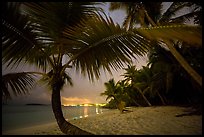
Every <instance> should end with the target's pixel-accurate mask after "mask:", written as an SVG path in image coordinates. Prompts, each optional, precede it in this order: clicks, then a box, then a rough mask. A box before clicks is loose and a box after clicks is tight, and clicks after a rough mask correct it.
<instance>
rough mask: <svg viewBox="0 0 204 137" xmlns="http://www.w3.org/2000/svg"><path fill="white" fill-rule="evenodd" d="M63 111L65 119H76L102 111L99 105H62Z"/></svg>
mask: <svg viewBox="0 0 204 137" xmlns="http://www.w3.org/2000/svg"><path fill="white" fill-rule="evenodd" d="M63 113H64V116H65V118H66V120H72V119H74V120H76V119H80V118H85V117H88V116H90V115H94V114H101V113H103V109H102V108H101V107H100V106H73V107H71V109H70V106H68V107H63Z"/></svg>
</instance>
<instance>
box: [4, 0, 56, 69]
mask: <svg viewBox="0 0 204 137" xmlns="http://www.w3.org/2000/svg"><path fill="white" fill-rule="evenodd" d="M20 6H21V5H20V4H19V3H6V5H5V11H4V12H5V13H4V14H3V15H4V16H3V18H2V25H3V31H2V59H3V60H2V61H3V63H7V64H8V65H7V66H11V65H12V67H13V66H17V65H18V64H20V62H24V63H27V62H30V63H35V64H37V65H38V66H39V67H40V68H42V69H43V70H44V71H45V70H46V68H47V66H49V64H51V63H52V61H51V60H50V59H49V55H47V53H45V51H44V50H45V47H44V45H42V43H41V42H40V41H39V40H38V37H37V35H36V33H35V31H34V30H33V28H32V27H31V25H32V22H31V21H30V20H29V18H28V16H26V15H24V14H22V13H21V11H20Z"/></svg>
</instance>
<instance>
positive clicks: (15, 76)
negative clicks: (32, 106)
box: [2, 72, 35, 99]
mask: <svg viewBox="0 0 204 137" xmlns="http://www.w3.org/2000/svg"><path fill="white" fill-rule="evenodd" d="M34 77H35V75H34V74H30V73H26V72H19V73H9V74H5V75H3V76H2V97H3V98H5V99H11V92H10V91H9V86H10V87H11V89H12V92H13V94H14V95H15V96H17V95H22V94H28V93H29V90H30V89H32V88H33V87H34V85H35V79H34Z"/></svg>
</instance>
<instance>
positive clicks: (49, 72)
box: [2, 2, 199, 134]
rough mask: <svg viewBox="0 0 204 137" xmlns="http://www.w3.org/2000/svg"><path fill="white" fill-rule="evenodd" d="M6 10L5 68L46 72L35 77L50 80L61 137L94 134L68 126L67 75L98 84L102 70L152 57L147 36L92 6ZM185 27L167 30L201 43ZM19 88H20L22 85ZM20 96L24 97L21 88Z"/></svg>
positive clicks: (55, 5)
mask: <svg viewBox="0 0 204 137" xmlns="http://www.w3.org/2000/svg"><path fill="white" fill-rule="evenodd" d="M4 4H5V5H4V6H3V7H4V12H3V14H2V15H3V18H2V26H3V28H2V61H3V63H4V62H7V63H8V66H16V65H18V64H20V63H31V64H33V65H37V66H38V67H39V68H41V69H42V70H43V72H33V73H32V74H40V75H42V76H43V77H44V80H46V81H47V80H48V81H47V82H48V84H49V86H50V88H51V90H52V109H53V113H54V115H55V119H56V120H57V123H58V125H59V127H60V129H61V131H62V132H63V133H65V134H90V133H88V132H86V131H83V130H81V129H79V128H78V127H76V126H74V125H72V124H70V123H69V122H67V121H66V120H65V118H64V116H63V114H62V109H61V100H60V90H61V89H62V88H63V86H64V84H66V80H68V81H70V80H71V79H70V77H69V75H67V73H66V70H67V69H71V68H74V69H76V70H78V71H80V72H81V73H82V74H83V75H87V76H88V77H89V79H90V80H94V79H98V78H99V77H100V71H101V69H104V70H105V71H108V72H111V69H116V70H117V69H119V68H122V67H124V64H123V63H125V64H128V63H130V58H132V57H133V58H134V57H135V55H144V54H145V53H146V52H147V51H148V49H149V47H150V46H151V45H150V44H151V43H150V41H148V40H147V39H146V38H145V37H143V36H142V35H140V34H141V33H142V32H147V30H137V29H135V30H133V31H126V29H124V28H120V26H119V25H116V24H114V22H113V21H112V19H111V18H109V17H107V16H105V17H103V16H102V15H101V14H103V13H99V12H96V9H95V7H94V6H93V3H86V2H82V3H74V2H65V3H43V2H39V3H23V4H20V3H4ZM185 27H188V26H185ZM185 27H178V26H174V27H173V28H165V30H172V29H175V28H180V31H179V33H181V34H186V35H188V36H191V37H193V38H197V37H198V36H197V35H194V33H196V32H197V31H198V30H197V27H189V28H191V29H192V30H191V32H186V31H185V30H186V29H185ZM159 29H160V30H161V31H162V30H163V28H159ZM169 33H170V34H171V33H173V32H169ZM180 39H182V40H184V41H187V39H185V38H182V37H180ZM191 42H192V43H195V42H199V41H197V40H194V41H191ZM26 82H28V81H24V83H23V84H26ZM69 83H70V82H69ZM18 84H19V85H22V83H21V82H18ZM27 84H28V83H27ZM70 84H71V83H70ZM16 86H18V85H16ZM5 87H6V86H5ZM14 89H15V88H14ZM5 91H6V90H3V91H2V92H3V94H2V95H8V94H4V92H5ZM19 91H21V92H22V90H21V88H20V90H19Z"/></svg>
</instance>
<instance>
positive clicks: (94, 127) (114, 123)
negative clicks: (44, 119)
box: [3, 106, 202, 135]
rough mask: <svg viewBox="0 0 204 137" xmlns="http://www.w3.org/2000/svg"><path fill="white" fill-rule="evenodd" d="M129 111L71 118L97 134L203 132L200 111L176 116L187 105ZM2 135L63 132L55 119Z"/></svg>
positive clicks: (76, 123)
mask: <svg viewBox="0 0 204 137" xmlns="http://www.w3.org/2000/svg"><path fill="white" fill-rule="evenodd" d="M128 110H131V111H132V112H125V113H122V114H121V113H120V112H119V110H109V111H106V112H104V113H102V114H98V115H95V116H89V117H86V118H82V119H78V120H71V121H70V122H71V123H72V124H74V125H76V126H78V127H79V128H81V129H84V130H86V131H88V132H91V133H93V134H97V135H202V115H192V116H182V117H175V116H176V115H179V114H184V113H187V111H188V108H184V107H175V106H160V107H131V108H128ZM3 134H4V135H8V134H13V135H14V134H16V135H25V134H27V135H36V134H40V135H60V134H61V135H63V133H62V132H61V131H60V130H59V128H58V126H57V124H56V123H50V124H45V125H39V126H33V127H29V128H24V129H17V130H12V131H7V132H4V133H3Z"/></svg>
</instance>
